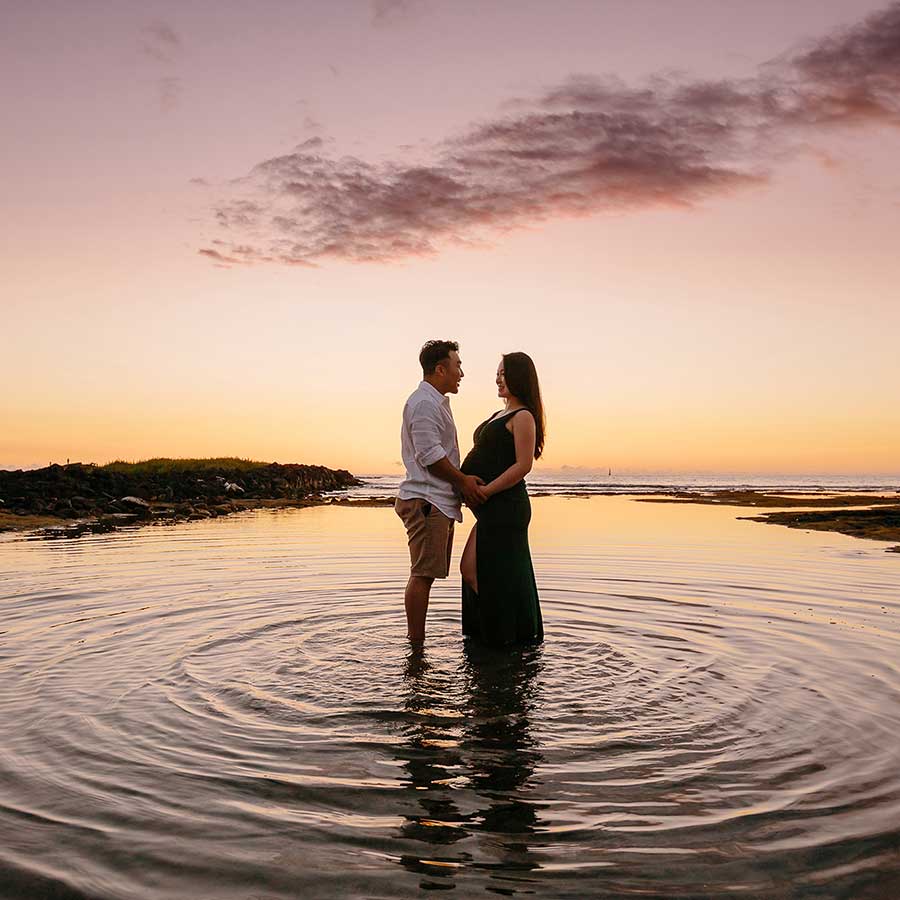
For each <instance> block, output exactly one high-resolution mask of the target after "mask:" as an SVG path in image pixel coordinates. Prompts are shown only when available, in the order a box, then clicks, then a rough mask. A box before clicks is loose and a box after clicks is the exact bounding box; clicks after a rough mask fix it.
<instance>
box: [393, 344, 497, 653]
mask: <svg viewBox="0 0 900 900" xmlns="http://www.w3.org/2000/svg"><path fill="white" fill-rule="evenodd" d="M419 363H420V364H421V366H422V382H421V383H420V384H419V386H418V387H417V388H416V390H415V391H413V393H412V394H411V395H410V397H409V399H408V400H407V401H406V406H404V407H403V428H402V430H401V432H400V442H401V449H402V454H403V464H404V465H405V466H406V478H405V479H404V480H403V482H402V483H401V485H400V491H399V494H398V497H397V503H396V505H395V507H394V508H395V509H396V511H397V515H398V516H400V518H401V519H402V520H403V524H404V525H405V526H406V533H407V537H408V539H409V559H410V575H409V581H408V582H407V585H406V595H405V601H406V626H407V634H408V637H409V639H410V640H411V641H413V642H414V643H421V642H422V641H424V640H425V615H426V613H427V612H428V599H429V597H430V595H431V585H432V584H433V583H434V579H435V578H446V577H447V575H448V574H449V572H450V550H451V548H452V547H453V526H454V523H456V522H461V521H462V512H461V510H460V495H462V497H463V498H464V499H465V501H466V503H468V504H469V506H477V505H478V504H479V503H483V502H484V501H485V499H486V497H485V494H484V491H482V489H481V487H480V485H481V484H483V482H482V481H481V479H480V478H476V477H475V476H474V475H464V474H463V473H462V472H460V471H459V443H458V441H457V438H456V424H455V423H454V421H453V413H452V412H451V411H450V399H449V397H447V396H446V395H447V394H455V393H457V392H458V391H459V383H460V381H462V378H463V370H462V362H461V361H460V358H459V345H458V344H457V343H456V341H428V343H426V344H425V346H424V347H422V350H421V352H420V353H419Z"/></svg>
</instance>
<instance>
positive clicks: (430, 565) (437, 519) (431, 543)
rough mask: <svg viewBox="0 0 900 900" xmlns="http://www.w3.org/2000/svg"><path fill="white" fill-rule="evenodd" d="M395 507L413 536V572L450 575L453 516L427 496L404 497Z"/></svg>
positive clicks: (440, 576) (442, 576)
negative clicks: (448, 516)
mask: <svg viewBox="0 0 900 900" xmlns="http://www.w3.org/2000/svg"><path fill="white" fill-rule="evenodd" d="M394 510H395V511H396V513H397V515H398V516H400V518H401V519H402V520H403V524H404V525H405V526H406V535H407V538H408V539H409V562H410V575H420V576H422V577H423V578H446V577H447V576H448V575H449V574H450V551H451V549H452V548H453V526H454V525H455V524H456V523H455V522H454V521H453V519H448V518H447V516H445V515H444V514H443V513H442V512H441V511H440V510H439V509H438V508H437V507H436V506H434V505H433V504H432V503H429V502H428V501H427V500H422V499H420V498H418V497H414V498H413V499H411V500H400V499H398V500H397V502H396V503H395V504H394Z"/></svg>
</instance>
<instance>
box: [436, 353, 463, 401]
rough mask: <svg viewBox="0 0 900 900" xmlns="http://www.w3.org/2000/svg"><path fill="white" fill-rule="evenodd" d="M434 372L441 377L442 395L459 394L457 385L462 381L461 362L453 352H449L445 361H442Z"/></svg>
mask: <svg viewBox="0 0 900 900" xmlns="http://www.w3.org/2000/svg"><path fill="white" fill-rule="evenodd" d="M435 371H436V372H438V373H439V374H440V375H441V376H442V386H443V391H442V393H444V394H457V393H459V383H460V381H462V379H463V370H462V361H461V360H460V358H459V354H458V353H457V352H456V351H455V350H451V351H450V353H449V355H448V356H447V358H446V359H442V360H441V361H440V362H439V363H438V364H437V366H436V368H435Z"/></svg>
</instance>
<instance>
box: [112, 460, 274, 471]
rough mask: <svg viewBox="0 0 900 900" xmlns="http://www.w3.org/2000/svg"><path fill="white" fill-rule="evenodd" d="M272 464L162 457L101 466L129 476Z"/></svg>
mask: <svg viewBox="0 0 900 900" xmlns="http://www.w3.org/2000/svg"><path fill="white" fill-rule="evenodd" d="M268 465H271V463H267V462H260V461H259V460H255V459H240V458H239V457H237V456H218V457H214V458H209V459H169V458H168V457H165V456H161V457H157V458H156V459H142V460H138V461H137V462H125V460H121V459H117V460H116V461H115V462H111V463H107V464H106V465H105V466H101V467H100V468H102V469H107V470H109V471H112V472H123V473H127V474H129V475H168V474H172V473H175V472H185V471H189V472H196V471H198V470H200V471H203V470H207V469H232V470H234V469H237V470H240V471H242V472H249V471H250V470H252V469H261V468H263V467H264V466H268Z"/></svg>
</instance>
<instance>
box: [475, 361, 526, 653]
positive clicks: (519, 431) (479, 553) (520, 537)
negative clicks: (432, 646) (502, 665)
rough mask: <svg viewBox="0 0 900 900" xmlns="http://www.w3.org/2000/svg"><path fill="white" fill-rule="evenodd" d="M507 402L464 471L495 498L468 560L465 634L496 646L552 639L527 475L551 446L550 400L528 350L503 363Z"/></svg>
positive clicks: (482, 430) (483, 428) (500, 387)
mask: <svg viewBox="0 0 900 900" xmlns="http://www.w3.org/2000/svg"><path fill="white" fill-rule="evenodd" d="M497 394H498V395H499V396H500V397H502V398H503V400H504V401H505V407H504V408H503V409H502V410H500V411H499V412H497V413H494V415H492V416H491V417H490V418H489V419H488V420H487V421H485V422H482V423H481V424H480V425H479V426H478V428H476V429H475V436H474V442H475V446H474V447H473V448H472V451H471V452H470V453H469V455H468V456H467V457H466V458H465V460H464V462H463V464H462V467H461V468H462V471H463V472H465V473H466V474H467V475H477V476H478V477H479V478H481V479H482V480H483V481H484V482H485V484H484V492H485V494H487V496H488V499H487V501H485V502H484V503H483V504H481V506H478V507H476V508H475V509H474V510H473V512H474V513H475V518H476V520H477V522H476V524H475V525H474V526H473V528H472V532H471V534H470V535H469V540H468V541H467V542H466V546H465V549H464V550H463V555H462V560H461V562H460V566H459V567H460V572H461V573H462V577H463V589H462V591H463V600H462V629H463V634H464V635H466V636H467V637H471V638H473V639H475V640H477V641H479V642H480V643H484V644H490V645H493V646H505V645H509V644H521V643H538V642H540V641H542V640H543V639H544V627H543V623H542V620H541V607H540V602H539V601H538V593H537V585H536V584H535V581H534V568H533V567H532V565H531V553H530V551H529V549H528V523H529V522H530V521H531V503H530V501H529V500H528V491H527V490H526V489H525V481H524V478H525V476H526V475H527V474H528V473H529V472H530V471H531V466H532V464H533V463H534V460H535V459H537V458H538V457H539V456H540V455H541V452H542V451H543V449H544V408H543V405H542V403H541V389H540V386H539V385H538V378H537V372H536V371H535V368H534V363H533V362H532V361H531V357H530V356H528V354H526V353H506V354H504V356H503V358H502V360H501V361H500V365H499V366H498V368H497Z"/></svg>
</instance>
